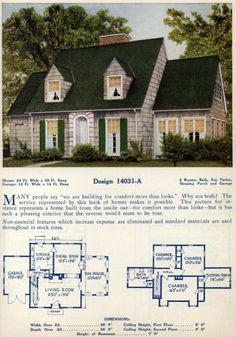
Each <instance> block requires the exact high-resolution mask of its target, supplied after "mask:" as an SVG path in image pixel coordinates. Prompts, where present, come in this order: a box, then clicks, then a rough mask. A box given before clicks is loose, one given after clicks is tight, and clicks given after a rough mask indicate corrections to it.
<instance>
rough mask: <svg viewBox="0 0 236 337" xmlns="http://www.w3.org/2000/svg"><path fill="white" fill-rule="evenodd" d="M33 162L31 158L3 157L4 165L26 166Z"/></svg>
mask: <svg viewBox="0 0 236 337" xmlns="http://www.w3.org/2000/svg"><path fill="white" fill-rule="evenodd" d="M31 164H33V162H32V160H31V159H13V158H10V157H7V158H4V159H3V167H24V166H27V165H31Z"/></svg>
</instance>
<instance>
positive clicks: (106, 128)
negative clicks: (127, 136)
mask: <svg viewBox="0 0 236 337" xmlns="http://www.w3.org/2000/svg"><path fill="white" fill-rule="evenodd" d="M110 119H118V120H119V121H120V120H121V117H105V123H106V124H105V142H106V143H105V144H106V153H107V154H108V155H109V156H114V157H116V156H120V148H119V153H118V154H117V153H109V152H108V146H107V144H108V139H107V134H108V132H107V131H108V120H110ZM119 128H120V123H119ZM120 137H121V134H120ZM119 147H120V145H119Z"/></svg>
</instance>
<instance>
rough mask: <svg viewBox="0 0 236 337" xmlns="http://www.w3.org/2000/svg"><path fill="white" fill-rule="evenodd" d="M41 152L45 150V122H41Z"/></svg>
mask: <svg viewBox="0 0 236 337" xmlns="http://www.w3.org/2000/svg"><path fill="white" fill-rule="evenodd" d="M39 136H40V146H39V149H40V151H44V150H45V121H40V122H39Z"/></svg>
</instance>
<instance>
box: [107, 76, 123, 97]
mask: <svg viewBox="0 0 236 337" xmlns="http://www.w3.org/2000/svg"><path fill="white" fill-rule="evenodd" d="M122 90H123V88H122V76H121V75H119V76H108V77H107V97H108V99H122V98H123V97H122V96H123V93H122Z"/></svg>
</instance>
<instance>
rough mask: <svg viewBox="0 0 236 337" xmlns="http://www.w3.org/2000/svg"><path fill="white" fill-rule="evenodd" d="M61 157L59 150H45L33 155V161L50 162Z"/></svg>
mask: <svg viewBox="0 0 236 337" xmlns="http://www.w3.org/2000/svg"><path fill="white" fill-rule="evenodd" d="M62 156H63V153H62V152H61V151H60V149H47V150H44V151H40V152H36V153H34V154H33V159H34V161H50V160H57V159H60V158H61V157H62Z"/></svg>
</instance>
